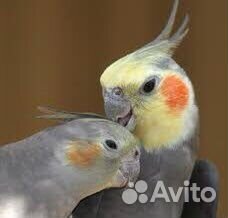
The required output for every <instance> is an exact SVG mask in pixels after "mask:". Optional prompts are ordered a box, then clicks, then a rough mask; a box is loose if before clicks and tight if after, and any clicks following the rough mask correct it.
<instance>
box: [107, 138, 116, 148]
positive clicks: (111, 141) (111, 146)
mask: <svg viewBox="0 0 228 218" xmlns="http://www.w3.org/2000/svg"><path fill="white" fill-rule="evenodd" d="M105 144H106V145H107V146H108V147H109V148H111V149H115V150H116V149H117V144H116V143H115V142H114V141H113V140H106V141H105Z"/></svg>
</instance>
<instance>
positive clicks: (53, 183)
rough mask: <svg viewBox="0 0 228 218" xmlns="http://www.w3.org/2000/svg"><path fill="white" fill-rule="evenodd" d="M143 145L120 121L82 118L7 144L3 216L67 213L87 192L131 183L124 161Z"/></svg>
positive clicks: (2, 155) (46, 217) (2, 164)
mask: <svg viewBox="0 0 228 218" xmlns="http://www.w3.org/2000/svg"><path fill="white" fill-rule="evenodd" d="M137 143H138V141H137V140H136V139H135V138H134V137H133V135H132V134H131V133H130V132H128V131H127V130H126V129H125V128H123V127H121V126H120V125H117V124H116V123H113V122H110V121H107V120H101V119H99V120H98V119H79V120H74V121H71V122H67V123H64V124H61V125H58V126H55V127H50V128H48V129H46V130H43V131H41V132H39V133H37V134H35V135H33V136H31V137H29V138H26V139H24V140H22V141H20V142H16V143H12V144H8V145H4V146H3V147H2V148H0V217H1V218H31V217H33V218H63V217H67V216H68V215H70V213H71V212H72V210H73V209H74V207H75V206H76V205H77V204H78V203H79V201H80V200H81V199H83V198H85V197H86V196H88V195H91V194H93V193H96V192H98V191H100V190H102V189H105V188H108V187H112V186H114V187H121V186H123V185H125V184H126V182H127V180H125V178H124V177H123V176H122V177H121V174H119V171H118V170H119V168H120V162H121V159H122V157H124V156H125V155H126V154H127V153H128V152H129V151H130V150H131V149H133V148H134V147H135V146H136V145H138V144H137Z"/></svg>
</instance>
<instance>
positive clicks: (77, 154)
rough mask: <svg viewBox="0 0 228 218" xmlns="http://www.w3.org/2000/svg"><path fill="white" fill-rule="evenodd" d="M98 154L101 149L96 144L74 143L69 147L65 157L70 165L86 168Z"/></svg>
mask: <svg viewBox="0 0 228 218" xmlns="http://www.w3.org/2000/svg"><path fill="white" fill-rule="evenodd" d="M100 153H101V148H100V146H99V145H97V144H90V143H88V144H85V143H83V144H80V143H79V142H76V143H74V144H72V145H70V146H69V148H68V150H67V153H66V155H67V159H68V160H69V161H70V163H71V164H73V165H77V166H82V167H87V166H89V165H91V164H92V163H93V162H94V161H95V159H96V158H97V157H98V156H99V154H100Z"/></svg>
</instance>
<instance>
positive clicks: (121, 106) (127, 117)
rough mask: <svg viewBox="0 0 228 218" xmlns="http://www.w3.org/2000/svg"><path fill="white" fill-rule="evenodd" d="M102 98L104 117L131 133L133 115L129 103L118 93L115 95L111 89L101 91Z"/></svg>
mask: <svg viewBox="0 0 228 218" xmlns="http://www.w3.org/2000/svg"><path fill="white" fill-rule="evenodd" d="M103 98H104V108H105V113H106V116H107V117H108V118H109V119H110V120H112V121H114V122H118V123H119V124H120V125H122V126H124V127H126V128H128V129H129V130H130V131H133V130H134V128H135V115H134V111H133V108H132V105H131V102H130V101H129V100H128V99H127V98H126V97H125V96H124V95H123V94H121V93H120V92H119V93H118V95H117V94H116V92H113V89H103Z"/></svg>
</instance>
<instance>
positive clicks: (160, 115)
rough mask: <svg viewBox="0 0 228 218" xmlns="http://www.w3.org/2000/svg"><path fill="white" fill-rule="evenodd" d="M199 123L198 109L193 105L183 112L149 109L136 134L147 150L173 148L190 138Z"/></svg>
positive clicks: (138, 125)
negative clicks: (173, 112) (174, 112)
mask: <svg viewBox="0 0 228 218" xmlns="http://www.w3.org/2000/svg"><path fill="white" fill-rule="evenodd" d="M197 124H198V109H197V106H196V105H192V106H191V107H189V108H188V110H186V111H185V112H184V113H182V114H178V115H177V114H172V113H167V111H161V110H159V111H155V110H153V111H149V112H147V113H144V115H143V117H140V119H139V120H138V122H137V125H136V129H135V134H136V135H137V137H138V138H139V139H141V141H142V143H143V145H144V147H145V149H146V150H147V151H153V150H154V149H160V148H172V147H174V146H175V145H177V144H181V142H183V141H185V140H186V139H188V138H190V137H191V136H192V134H193V133H194V132H195V131H194V130H195V129H196V126H197Z"/></svg>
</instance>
